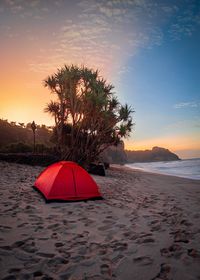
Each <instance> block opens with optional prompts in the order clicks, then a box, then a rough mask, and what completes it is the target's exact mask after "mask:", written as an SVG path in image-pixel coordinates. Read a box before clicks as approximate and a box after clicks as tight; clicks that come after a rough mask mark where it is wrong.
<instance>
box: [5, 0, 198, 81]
mask: <svg viewBox="0 0 200 280" xmlns="http://www.w3.org/2000/svg"><path fill="white" fill-rule="evenodd" d="M191 1H192V0H191ZM69 2H70V3H69ZM164 2H165V1H153V0H126V1H124V0H101V1H97V0H96V1H95V0H75V1H73V2H71V1H62V0H57V1H47V2H45V1H41V0H32V1H25V0H20V1H17V0H16V1H13V0H3V3H4V5H3V8H5V7H6V9H7V10H9V11H10V13H11V14H15V15H16V16H19V17H20V18H21V20H22V21H23V22H24V19H26V18H28V19H29V18H32V19H33V20H35V22H38V21H39V22H41V30H43V29H42V24H44V26H45V27H46V26H48V25H47V23H48V22H51V23H52V24H51V25H50V24H49V28H47V29H46V31H45V32H46V33H45V36H49V37H50V36H51V37H52V34H53V33H54V36H53V37H54V38H53V40H52V41H50V43H49V44H48V46H47V45H46V46H44V47H43V48H46V53H48V58H47V57H45V56H44V55H43V54H41V53H40V52H39V51H38V54H37V56H36V57H34V58H33V59H32V61H30V69H31V71H36V72H37V71H39V72H42V71H44V74H45V73H46V70H47V69H49V67H50V68H51V69H53V68H54V67H55V65H56V64H57V67H59V66H62V65H63V64H64V63H76V64H86V65H87V66H89V67H93V68H99V69H100V71H101V72H102V75H105V76H107V77H109V79H113V77H115V78H116V77H117V75H123V74H125V71H124V70H123V69H124V67H126V62H127V61H128V60H129V59H130V57H133V56H135V54H136V53H137V52H138V51H139V50H140V49H142V48H147V49H151V48H153V47H155V46H160V45H162V43H163V40H164V39H165V34H164V27H166V26H168V28H169V34H170V37H171V38H172V40H174V38H181V36H182V35H180V34H183V33H184V34H188V35H190V34H192V32H193V30H194V28H195V27H193V25H192V26H191V23H192V22H193V21H194V20H193V19H192V18H193V16H194V15H193V13H192V5H190V6H189V10H188V11H187V9H185V10H183V9H181V4H180V3H177V4H176V5H171V4H168V3H166V2H165V3H164ZM192 3H193V1H192ZM58 15H59V16H58ZM174 18H175V20H174ZM195 22H196V23H197V22H198V15H195ZM50 26H51V27H50ZM13 28H15V27H13ZM12 34H14V32H12ZM19 35H20V34H19ZM26 35H27V34H26ZM28 35H29V34H28ZM37 36H38V40H40V39H41V42H43V41H44V39H45V40H49V38H42V37H39V36H41V35H37ZM24 38H27V36H24ZM28 38H29V40H34V38H35V36H34V35H33V36H31V37H30V36H29V37H28ZM40 47H41V46H40ZM38 48H39V47H38ZM54 59H55V60H54ZM57 67H56V68H57ZM42 69H43V70H42Z"/></svg>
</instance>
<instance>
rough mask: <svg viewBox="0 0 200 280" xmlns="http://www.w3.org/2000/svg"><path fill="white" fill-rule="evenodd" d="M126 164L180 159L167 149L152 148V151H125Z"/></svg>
mask: <svg viewBox="0 0 200 280" xmlns="http://www.w3.org/2000/svg"><path fill="white" fill-rule="evenodd" d="M126 155H127V162H129V163H131V162H151V161H173V160H180V158H179V157H178V156H177V155H176V154H174V153H172V152H170V151H169V150H168V149H164V148H160V147H153V149H152V150H145V151H126Z"/></svg>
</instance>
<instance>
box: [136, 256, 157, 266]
mask: <svg viewBox="0 0 200 280" xmlns="http://www.w3.org/2000/svg"><path fill="white" fill-rule="evenodd" d="M133 262H134V264H139V265H151V264H152V263H153V259H152V258H151V257H149V256H139V257H135V258H134V259H133Z"/></svg>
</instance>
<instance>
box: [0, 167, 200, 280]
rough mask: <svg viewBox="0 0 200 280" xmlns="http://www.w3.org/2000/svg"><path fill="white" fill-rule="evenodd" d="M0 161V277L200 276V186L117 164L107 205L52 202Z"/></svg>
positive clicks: (104, 183)
mask: <svg viewBox="0 0 200 280" xmlns="http://www.w3.org/2000/svg"><path fill="white" fill-rule="evenodd" d="M42 170H43V168H42V167H38V166H35V167H33V166H28V165H19V164H14V163H6V162H0V196H1V204H0V214H1V216H0V279H4V280H5V279H10V280H11V279H66V280H67V279H70V280H81V279H82V280H87V279H94V280H103V279H107V280H108V279H116V280H133V279H136V280H159V279H160V280H161V279H163V280H169V279H170V280H171V279H173V280H194V279H200V181H197V180H189V179H183V178H178V177H172V176H165V175H158V174H151V173H145V172H141V171H138V170H137V171H131V170H129V169H127V168H123V167H117V166H113V167H111V169H109V170H107V176H106V177H99V176H93V178H94V179H95V181H96V182H97V184H98V185H99V188H100V191H101V193H102V195H103V197H104V200H98V201H87V202H76V203H58V202H56V203H48V204H46V203H45V201H44V199H43V198H42V196H41V195H40V194H39V193H38V192H36V191H35V190H34V189H33V188H32V186H33V184H34V181H35V179H36V177H37V176H38V175H39V173H40V172H41V171H42Z"/></svg>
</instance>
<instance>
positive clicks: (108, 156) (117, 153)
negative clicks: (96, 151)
mask: <svg viewBox="0 0 200 280" xmlns="http://www.w3.org/2000/svg"><path fill="white" fill-rule="evenodd" d="M100 159H101V161H102V162H108V163H118V164H123V163H126V162H127V155H126V152H125V150H124V143H123V142H120V143H119V144H118V145H117V146H111V147H109V148H107V149H106V150H105V151H104V152H103V153H102V154H101V156H100Z"/></svg>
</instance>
